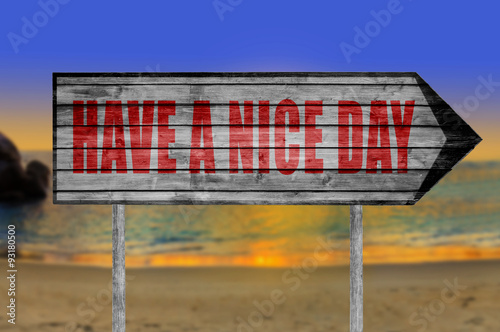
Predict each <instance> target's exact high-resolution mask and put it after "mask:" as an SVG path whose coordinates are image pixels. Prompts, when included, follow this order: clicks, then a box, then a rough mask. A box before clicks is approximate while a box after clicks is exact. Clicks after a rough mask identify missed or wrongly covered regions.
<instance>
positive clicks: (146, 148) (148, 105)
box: [127, 100, 155, 173]
mask: <svg viewBox="0 0 500 332" xmlns="http://www.w3.org/2000/svg"><path fill="white" fill-rule="evenodd" d="M127 107H128V122H129V124H130V127H129V128H130V146H131V148H132V150H131V151H132V165H133V167H134V173H149V169H150V167H151V139H152V137H153V127H152V125H153V117H154V109H155V102H154V101H151V100H146V101H144V106H143V107H142V123H141V121H140V119H139V102H138V101H137V100H131V101H128V102H127Z"/></svg>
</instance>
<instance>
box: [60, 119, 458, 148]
mask: <svg viewBox="0 0 500 332" xmlns="http://www.w3.org/2000/svg"><path fill="white" fill-rule="evenodd" d="M147 127H148V126H142V128H147ZM130 128H131V127H129V126H124V127H123V130H124V140H125V141H124V142H123V144H124V147H126V148H130V147H131V140H130V138H131V135H130ZM150 128H151V147H152V148H156V147H166V146H165V145H159V142H160V141H167V142H168V141H171V140H172V139H171V137H172V135H175V143H170V144H168V147H169V148H179V149H185V148H191V146H192V135H193V128H194V127H192V126H178V127H175V128H170V129H171V130H175V132H172V131H171V130H169V131H165V130H164V129H165V128H164V129H159V127H151V126H150ZM339 128H340V129H339ZM379 128H386V129H387V130H388V132H389V143H390V147H394V148H397V147H398V141H397V137H396V130H399V128H396V127H393V126H387V127H386V126H381V127H379ZM198 129H199V128H198ZM246 129H248V131H245V135H241V136H239V140H240V142H242V143H243V144H248V145H250V144H251V146H254V147H258V146H260V144H259V139H260V138H261V136H260V135H259V127H247V128H246ZM316 129H317V130H321V135H320V134H319V132H318V131H315V130H314V128H310V127H304V126H295V127H294V129H293V130H294V132H291V130H290V129H289V128H283V127H270V128H269V133H268V134H266V135H265V137H266V138H267V137H268V138H269V147H276V146H277V147H280V146H284V145H285V144H286V146H290V144H298V145H299V146H300V147H319V148H321V147H325V148H326V147H329V148H333V147H341V146H340V145H339V130H343V131H344V133H346V132H347V133H349V130H348V128H347V127H338V126H322V125H321V126H316ZM104 130H105V127H97V137H98V145H97V147H102V138H103V137H104ZM210 130H211V132H212V137H213V147H214V148H230V147H232V146H231V145H230V144H231V142H230V137H231V134H230V132H231V127H230V126H212V127H210ZM233 130H234V129H233ZM278 130H279V132H277V131H278ZM56 131H57V137H58V138H59V140H58V142H57V143H58V145H57V146H56V148H73V142H74V141H80V140H85V138H86V136H85V135H86V134H83V133H80V132H76V133H74V130H73V127H57V128H56ZM362 131H363V134H362V142H363V145H359V144H356V145H353V146H352V147H367V146H368V137H369V135H370V127H369V126H362ZM372 131H373V132H374V133H375V134H378V131H377V127H375V128H374V129H372ZM110 133H113V129H112V128H111V130H109V131H108V134H110ZM201 133H203V128H202V129H201ZM308 133H311V135H312V136H313V137H314V138H315V141H318V140H320V141H321V143H315V142H313V143H310V144H306V139H305V136H306V134H308ZM409 135H410V136H409V140H408V147H409V148H436V147H437V148H439V147H441V146H443V144H444V142H445V141H447V142H448V144H450V145H449V146H450V147H452V146H453V145H452V144H454V143H456V145H457V146H462V145H463V142H464V141H466V138H464V137H462V136H460V133H457V135H455V136H453V137H448V138H446V137H445V136H444V134H443V130H442V129H441V128H440V127H412V128H411V129H410V133H409ZM360 136H361V135H360ZM277 138H278V140H276V139H277ZM116 141H118V142H120V143H121V141H119V140H118V139H117V140H116ZM200 142H201V143H202V144H204V143H205V142H204V141H202V140H201V139H200ZM201 147H204V145H202V146H201Z"/></svg>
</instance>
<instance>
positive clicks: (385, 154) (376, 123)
mask: <svg viewBox="0 0 500 332" xmlns="http://www.w3.org/2000/svg"><path fill="white" fill-rule="evenodd" d="M379 136H380V147H379V145H378V142H379ZM390 146H391V141H390V137H389V118H388V116H387V103H386V101H385V100H374V101H372V103H371V108H370V129H369V132H368V151H367V157H366V169H367V170H366V173H377V169H378V162H379V161H380V164H381V168H382V169H383V171H382V173H392V170H391V168H392V160H391V149H390Z"/></svg>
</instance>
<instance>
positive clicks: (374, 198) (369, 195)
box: [54, 191, 416, 205]
mask: <svg viewBox="0 0 500 332" xmlns="http://www.w3.org/2000/svg"><path fill="white" fill-rule="evenodd" d="M54 199H55V203H56V204H142V205H156V204H167V205H214V204H216V205H218V204H225V205H240V204H244V205H331V204H339V205H352V204H363V205H379V204H384V205H411V204H415V202H416V201H415V200H414V193H411V192H382V191H380V192H365V193H363V192H333V193H328V194H326V195H325V193H324V192H307V191H297V192H267V193H266V192H264V193H262V192H234V191H233V192H223V191H221V192H218V193H217V195H214V193H213V192H207V191H205V192H200V191H189V192H166V191H155V192H152V191H149V192H138V191H124V192H117V191H111V192H100V191H98V192H61V191H58V192H56V193H54Z"/></svg>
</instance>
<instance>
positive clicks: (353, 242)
mask: <svg viewBox="0 0 500 332" xmlns="http://www.w3.org/2000/svg"><path fill="white" fill-rule="evenodd" d="M350 209H351V223H350V229H349V231H350V235H351V238H350V246H351V250H350V256H351V257H350V270H351V281H350V297H351V301H350V331H351V332H363V207H362V206H361V205H351V207H350Z"/></svg>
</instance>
